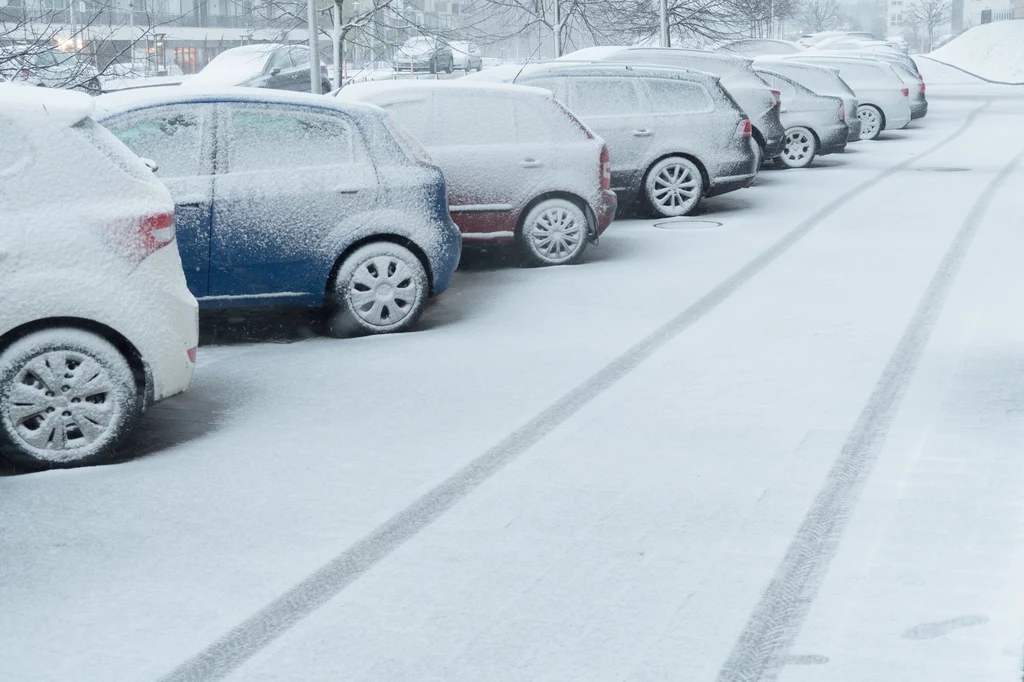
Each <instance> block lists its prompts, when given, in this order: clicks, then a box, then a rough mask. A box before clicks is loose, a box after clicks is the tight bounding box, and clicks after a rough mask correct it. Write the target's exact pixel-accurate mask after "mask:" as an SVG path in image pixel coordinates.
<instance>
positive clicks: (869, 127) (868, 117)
mask: <svg viewBox="0 0 1024 682" xmlns="http://www.w3.org/2000/svg"><path fill="white" fill-rule="evenodd" d="M857 118H859V119H860V139H862V140H873V139H875V138H876V137H878V133H879V132H881V130H880V128H881V127H882V120H881V117H880V116H879V114H878V112H877V111H876V110H875V109H873V108H871V107H866V106H865V107H860V108H859V109H858V110H857Z"/></svg>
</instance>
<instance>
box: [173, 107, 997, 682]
mask: <svg viewBox="0 0 1024 682" xmlns="http://www.w3.org/2000/svg"><path fill="white" fill-rule="evenodd" d="M990 104H991V102H990V101H986V102H985V103H984V104H982V105H981V106H979V107H977V108H975V109H973V110H972V111H971V112H970V113H969V114H968V116H967V118H966V119H965V120H964V122H963V124H961V126H960V127H959V128H958V129H957V130H956V131H954V132H953V133H952V134H950V135H949V136H948V137H946V138H945V139H943V140H941V141H939V142H937V143H935V144H934V145H932V146H931V147H929V148H928V149H926V150H925V151H923V152H921V153H920V154H918V155H916V156H914V157H911V158H909V159H907V160H905V161H901V162H900V163H898V164H896V165H894V166H891V167H889V168H887V169H885V170H884V171H882V172H881V173H878V174H877V175H875V176H874V177H872V178H869V179H868V180H865V181H864V182H862V183H860V184H859V185H857V186H855V187H853V188H852V189H850V190H848V191H847V192H844V193H843V194H841V195H840V196H838V197H837V198H835V199H833V200H832V201H830V202H829V203H828V204H826V205H825V206H824V207H822V208H821V209H819V210H818V211H816V212H814V213H813V214H812V215H811V216H810V217H808V218H807V219H805V220H803V221H802V222H800V223H799V224H798V225H797V226H796V227H794V228H793V229H792V230H790V231H789V232H787V233H786V234H785V235H784V236H783V237H781V238H780V239H779V240H777V241H776V242H775V243H773V244H772V245H771V246H769V247H768V248H767V249H765V250H764V251H762V252H761V253H760V254H759V255H757V256H755V257H754V258H753V259H752V260H750V261H748V262H747V263H746V264H745V265H744V266H743V267H741V268H740V269H739V270H737V271H736V272H734V273H733V274H732V275H730V276H729V277H727V278H726V279H725V280H723V281H722V282H720V283H719V284H718V285H717V286H715V287H714V288H712V289H711V290H710V291H708V292H707V293H706V294H704V295H703V296H702V297H701V298H699V299H698V300H697V301H695V302H694V303H693V304H692V305H690V306H689V307H688V308H686V309H685V310H683V311H682V312H681V313H679V314H678V315H676V316H675V317H673V318H672V319H670V320H669V321H668V322H666V323H665V324H664V325H662V326H661V327H659V328H658V329H656V330H655V331H653V332H651V333H650V334H649V335H647V336H646V337H644V338H643V339H641V340H640V341H639V342H637V343H636V344H634V345H633V346H631V347H630V348H628V349H627V350H626V351H625V352H624V353H622V354H621V355H619V356H618V357H617V358H615V359H614V360H612V361H611V362H609V363H608V364H607V365H605V366H604V367H603V368H601V369H600V370H598V371H597V372H596V373H595V374H593V375H591V376H590V378H588V379H586V380H585V381H584V382H583V383H581V384H579V385H578V386H576V387H575V388H574V389H572V390H571V391H569V392H568V393H566V394H565V395H564V396H562V397H561V398H559V399H558V400H556V401H555V402H554V403H552V404H551V405H549V406H548V407H547V408H545V409H544V410H542V411H541V412H540V413H539V414H538V415H537V416H536V417H534V418H533V419H531V420H530V421H528V422H527V423H526V424H524V425H522V426H520V427H519V428H518V429H516V430H515V431H513V432H512V433H511V434H509V435H508V436H507V437H506V438H505V439H503V440H502V441H500V442H499V443H497V444H496V445H494V446H493V447H491V448H490V449H488V450H486V451H485V452H484V453H483V454H481V455H479V456H477V457H476V458H475V459H474V460H472V461H471V462H469V463H468V464H466V465H465V466H463V467H462V468H461V469H459V470H458V471H456V472H455V473H454V474H452V475H451V476H449V477H448V478H447V479H445V480H444V481H442V482H441V483H440V484H438V485H437V486H436V487H434V488H433V489H431V490H429V491H428V492H426V493H425V494H424V495H423V496H421V497H420V498H418V499H417V500H415V501H414V502H413V503H412V504H410V505H409V506H408V507H406V508H405V509H403V510H401V511H399V512H398V513H396V514H395V515H394V516H392V517H391V518H390V519H388V520H387V521H386V522H384V524H382V525H381V526H379V527H378V528H377V529H376V530H374V531H372V532H371V533H370V534H369V535H367V536H366V537H364V538H363V539H362V540H359V541H358V542H356V543H355V544H354V545H352V546H351V547H349V548H348V549H346V550H344V551H343V552H341V553H340V554H338V555H337V556H336V557H335V558H334V559H332V560H330V561H329V562H327V563H326V564H325V565H323V566H322V567H320V568H319V569H318V570H317V571H315V572H314V573H313V574H311V575H310V576H309V577H308V578H306V579H305V580H303V581H302V582H300V583H298V584H297V585H295V586H294V587H292V588H291V589H289V590H288V591H287V592H285V593H284V594H282V595H281V596H280V597H278V598H277V599H275V600H274V601H272V602H271V603H270V604H268V605H267V606H265V607H264V608H262V609H261V610H259V611H257V612H256V613H255V614H253V615H252V616H250V617H249V618H248V619H246V620H245V621H243V622H242V623H240V624H239V625H237V626H235V627H234V628H232V629H231V630H230V631H229V632H227V634H225V635H224V636H223V637H221V638H220V639H218V640H217V641H215V642H213V643H212V644H211V645H210V646H208V647H206V648H205V649H203V650H202V651H200V652H199V653H198V654H196V655H195V656H194V657H193V658H191V659H189V660H187V661H185V662H184V663H182V664H181V665H179V666H178V667H177V668H175V669H174V670H172V671H171V672H170V673H168V674H167V675H166V676H164V677H162V678H161V679H160V682H186V681H187V682H192V681H198V680H219V679H222V678H224V677H226V676H227V675H229V674H230V673H231V672H232V671H233V670H235V669H236V668H238V667H239V666H241V665H242V664H243V663H245V662H246V661H247V660H248V659H249V658H251V657H252V656H253V655H255V654H256V653H257V652H259V651H260V650H261V649H263V648H264V647H266V646H267V645H269V644H270V643H271V642H273V641H274V640H276V639H277V638H278V637H280V636H281V635H283V634H284V633H285V632H287V631H288V630H289V629H291V628H292V627H294V626H295V625H296V624H297V623H299V621H301V620H302V619H304V618H305V617H306V616H308V615H310V614H311V613H313V612H314V611H316V610H317V609H319V608H320V607H322V606H323V605H324V604H326V603H327V602H328V601H330V600H331V599H332V598H334V597H335V596H337V595H338V593H340V592H341V591H342V590H344V589H345V588H346V587H347V586H349V585H350V584H352V583H353V582H354V581H355V580H357V579H358V578H359V577H360V576H361V575H363V574H364V573H366V572H367V571H369V570H370V569H371V568H373V567H374V566H375V565H376V564H377V563H379V562H380V561H382V560H383V559H384V558H386V557H387V556H388V555H390V554H391V553H392V552H394V551H395V550H396V549H398V548H399V547H401V546H402V545H403V544H404V543H405V542H406V541H407V540H409V539H410V538H412V537H414V536H415V535H416V534H417V533H419V532H420V531H421V530H423V529H424V528H426V527H427V526H429V525H430V524H431V523H433V522H434V521H435V520H436V519H437V518H438V517H440V516H441V515H442V514H444V513H445V512H446V511H448V510H449V509H451V508H452V507H454V506H455V505H456V504H458V502H459V501H460V500H462V499H463V498H464V497H466V496H467V495H468V494H469V493H470V492H472V491H473V490H474V489H476V488H477V487H479V486H480V485H481V484H482V483H484V481H486V480H488V479H489V478H490V477H491V476H493V475H494V474H496V473H498V472H499V471H500V470H501V469H502V468H504V467H505V465H507V464H508V463H509V462H511V461H513V460H514V459H515V458H516V457H518V456H519V455H521V454H522V453H524V452H526V451H527V450H528V449H530V448H531V447H532V446H533V445H535V444H536V443H537V442H539V441H540V440H542V439H543V438H544V437H545V436H547V435H548V434H549V433H551V432H552V431H554V430H555V429H556V428H557V427H558V426H560V425H561V424H563V423H564V422H565V421H567V420H568V419H569V418H570V417H572V416H573V415H575V414H576V413H577V412H579V411H580V410H581V409H583V408H584V407H585V406H586V405H588V404H589V403H590V402H591V401H592V400H594V399H595V398H596V397H597V396H599V395H601V394H602V393H604V392H605V391H606V390H608V389H609V388H611V387H612V386H614V385H615V384H616V383H618V381H619V380H620V379H622V378H623V377H625V376H626V375H627V374H629V373H630V372H632V371H633V370H634V369H636V368H637V367H638V366H639V365H640V364H641V363H642V362H643V361H644V360H646V359H647V358H649V357H650V356H651V355H653V354H654V353H655V352H656V351H657V350H659V349H660V348H662V347H663V346H664V345H665V344H667V343H668V342H669V341H671V340H672V339H674V338H676V337H677V336H679V335H680V334H681V333H683V332H684V331H686V330H687V329H689V328H690V327H691V326H693V325H694V324H696V323H697V322H698V321H700V320H701V319H702V318H703V317H704V316H705V315H707V314H708V313H710V312H711V311H713V310H715V309H716V308H717V307H718V306H719V305H721V304H722V303H723V302H725V301H726V300H728V299H729V297H731V296H732V295H733V294H735V293H736V292H737V291H739V290H740V289H741V288H742V287H743V285H745V284H746V283H747V282H749V281H750V280H751V279H753V278H754V277H755V276H757V275H758V274H759V273H760V272H761V271H762V270H764V269H765V268H767V267H768V266H769V265H771V264H772V263H774V262H775V261H776V260H778V259H779V258H780V257H781V256H782V255H783V254H785V253H786V252H787V251H789V249H791V248H792V247H793V246H794V245H796V244H797V243H798V242H799V241H800V240H802V239H803V238H804V237H806V236H807V235H808V234H810V233H811V232H812V231H813V230H814V229H815V228H816V227H818V226H819V225H820V224H821V223H822V222H824V221H825V220H826V219H827V218H829V217H830V216H832V215H833V214H834V213H835V212H836V211H838V210H839V209H840V208H842V207H843V206H844V205H846V203H847V202H849V201H851V200H853V199H856V198H857V197H859V196H860V195H861V193H862V192H864V191H866V190H868V189H870V188H871V187H874V186H875V185H877V184H879V183H880V182H883V181H884V180H885V179H886V178H888V177H890V176H892V175H894V174H896V173H898V172H900V171H902V170H904V169H906V168H908V167H910V166H911V165H912V164H914V163H916V162H917V161H920V160H921V159H922V158H924V157H925V156H927V155H929V154H932V153H933V152H935V151H938V150H939V149H941V148H942V147H944V146H945V145H947V144H949V143H950V142H952V141H953V140H955V139H956V138H958V137H960V136H961V135H962V134H963V133H964V132H965V131H966V130H967V129H968V128H970V126H971V124H973V123H974V120H975V119H976V118H977V116H978V114H980V113H981V112H982V111H983V110H984V109H985V108H986V107H988V106H989V105H990Z"/></svg>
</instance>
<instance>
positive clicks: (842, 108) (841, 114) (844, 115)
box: [839, 102, 846, 121]
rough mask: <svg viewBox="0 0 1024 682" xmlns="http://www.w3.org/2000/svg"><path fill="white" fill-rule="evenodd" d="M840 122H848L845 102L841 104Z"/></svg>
mask: <svg viewBox="0 0 1024 682" xmlns="http://www.w3.org/2000/svg"><path fill="white" fill-rule="evenodd" d="M839 120H840V121H845V120H846V104H844V103H843V102H840V103H839Z"/></svg>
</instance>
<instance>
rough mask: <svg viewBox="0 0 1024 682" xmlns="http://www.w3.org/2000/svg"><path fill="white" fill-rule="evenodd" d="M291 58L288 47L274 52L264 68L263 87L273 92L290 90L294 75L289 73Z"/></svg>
mask: <svg viewBox="0 0 1024 682" xmlns="http://www.w3.org/2000/svg"><path fill="white" fill-rule="evenodd" d="M291 68H292V58H291V54H290V51H289V48H288V47H282V48H278V49H276V50H274V51H273V52H272V53H271V54H270V57H269V58H268V59H267V65H266V66H265V67H264V73H265V74H266V81H265V83H266V84H265V85H264V86H263V87H265V88H271V89H273V90H291V89H293V87H292V81H293V80H294V74H293V73H292V71H291Z"/></svg>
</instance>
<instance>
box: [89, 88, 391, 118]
mask: <svg viewBox="0 0 1024 682" xmlns="http://www.w3.org/2000/svg"><path fill="white" fill-rule="evenodd" d="M90 99H91V98H90ZM178 102H257V103H271V104H301V105H305V106H316V107H326V108H332V109H345V110H349V111H351V110H358V111H361V112H367V113H370V112H379V111H380V110H379V109H378V108H377V107H375V106H373V105H370V104H361V103H355V102H354V103H351V104H350V103H342V102H338V101H337V100H336V99H335V98H333V97H328V96H325V95H314V94H312V93H308V92H291V91H288V90H272V89H269V88H233V87H223V88H182V87H180V86H167V87H160V88H142V89H139V90H126V91H123V92H112V93H109V94H105V95H100V96H99V97H97V98H96V109H97V118H104V117H106V116H110V115H113V114H115V113H118V112H120V111H124V110H126V109H136V108H139V107H145V106H156V105H159V104H175V103H178Z"/></svg>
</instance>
